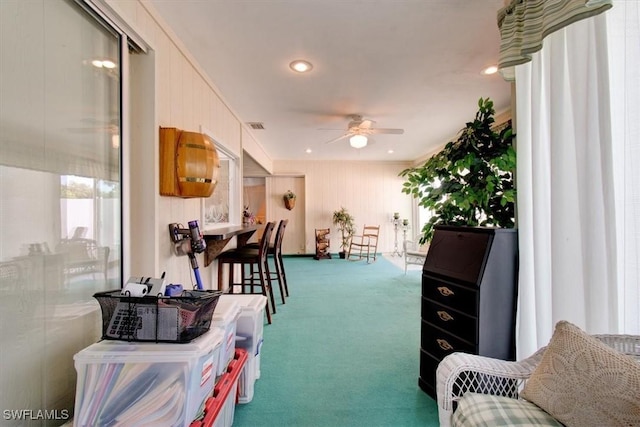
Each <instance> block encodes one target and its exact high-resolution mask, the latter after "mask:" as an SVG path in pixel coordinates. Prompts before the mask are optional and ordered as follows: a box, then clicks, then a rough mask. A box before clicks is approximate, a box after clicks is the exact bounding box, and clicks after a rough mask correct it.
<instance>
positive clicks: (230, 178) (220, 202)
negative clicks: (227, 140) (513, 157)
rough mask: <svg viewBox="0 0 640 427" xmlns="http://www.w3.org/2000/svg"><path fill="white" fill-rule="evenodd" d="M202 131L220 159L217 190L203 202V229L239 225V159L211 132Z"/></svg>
mask: <svg viewBox="0 0 640 427" xmlns="http://www.w3.org/2000/svg"><path fill="white" fill-rule="evenodd" d="M200 131H201V132H202V133H203V134H205V135H207V136H208V137H209V138H210V139H211V140H212V141H214V145H215V147H216V151H217V152H218V158H219V159H220V169H219V170H218V178H217V179H218V183H217V185H216V188H215V189H214V190H213V194H211V196H209V197H207V198H205V199H203V201H202V221H201V223H202V227H203V229H205V230H206V229H208V228H215V227H223V226H226V225H230V224H238V222H239V220H238V219H239V215H238V212H237V206H238V203H237V196H236V195H237V194H238V190H237V186H238V182H239V180H238V175H239V171H238V168H239V162H238V157H237V156H236V155H234V154H233V153H232V152H231V150H229V149H227V148H225V147H224V146H223V145H222V144H221V143H220V142H218V140H217V139H216V138H214V137H213V136H212V135H211V132H209V131H207V130H206V129H203V128H201V130H200Z"/></svg>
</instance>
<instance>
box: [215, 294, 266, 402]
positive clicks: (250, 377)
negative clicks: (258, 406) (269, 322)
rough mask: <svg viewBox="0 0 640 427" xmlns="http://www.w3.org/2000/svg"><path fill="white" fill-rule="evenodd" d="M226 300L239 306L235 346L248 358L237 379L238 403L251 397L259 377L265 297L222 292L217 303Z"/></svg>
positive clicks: (248, 400) (247, 400)
mask: <svg viewBox="0 0 640 427" xmlns="http://www.w3.org/2000/svg"><path fill="white" fill-rule="evenodd" d="M227 300H234V301H236V302H237V303H238V305H239V306H240V316H239V317H238V322H237V328H236V347H238V348H243V349H245V350H247V353H248V358H247V362H246V364H245V367H244V370H243V371H242V373H241V374H240V379H239V380H238V391H239V395H238V403H249V402H251V400H252V399H253V388H254V384H255V381H256V380H257V379H258V378H260V352H261V349H262V342H263V332H264V315H265V308H266V304H267V297H265V296H262V295H241V294H239V295H235V294H234V295H229V294H224V295H221V296H220V300H219V301H218V304H220V303H221V302H223V301H227ZM216 310H217V308H216Z"/></svg>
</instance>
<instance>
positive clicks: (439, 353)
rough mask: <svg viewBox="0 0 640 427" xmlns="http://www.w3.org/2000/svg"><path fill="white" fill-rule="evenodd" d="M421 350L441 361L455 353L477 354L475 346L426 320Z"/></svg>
mask: <svg viewBox="0 0 640 427" xmlns="http://www.w3.org/2000/svg"><path fill="white" fill-rule="evenodd" d="M420 348H422V349H423V350H425V351H426V352H428V353H430V354H431V355H433V356H435V357H436V358H437V359H439V360H442V358H443V357H445V356H446V355H448V354H451V353H453V352H455V351H463V352H465V353H475V352H476V346H475V345H473V344H469V343H468V342H465V341H462V340H461V339H460V338H457V337H455V336H453V335H451V334H449V333H447V332H444V331H442V330H440V329H438V328H436V327H435V326H433V325H432V324H430V323H427V322H425V321H424V320H423V321H422V333H421V338H420Z"/></svg>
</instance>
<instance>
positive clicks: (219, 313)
mask: <svg viewBox="0 0 640 427" xmlns="http://www.w3.org/2000/svg"><path fill="white" fill-rule="evenodd" d="M221 296H222V295H221ZM238 316H240V304H238V302H237V301H236V300H234V299H225V300H222V298H220V299H218V305H216V309H215V310H214V312H213V317H212V320H211V323H212V325H217V326H220V324H224V325H228V324H229V323H231V322H234V321H236V320H238Z"/></svg>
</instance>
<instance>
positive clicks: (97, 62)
mask: <svg viewBox="0 0 640 427" xmlns="http://www.w3.org/2000/svg"><path fill="white" fill-rule="evenodd" d="M91 65H93V66H94V67H96V68H108V69H110V70H111V69H113V68H116V64H115V62H113V61H111V60H109V59H94V60H93V61H91Z"/></svg>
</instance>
